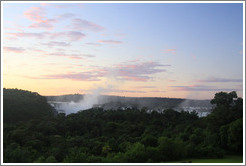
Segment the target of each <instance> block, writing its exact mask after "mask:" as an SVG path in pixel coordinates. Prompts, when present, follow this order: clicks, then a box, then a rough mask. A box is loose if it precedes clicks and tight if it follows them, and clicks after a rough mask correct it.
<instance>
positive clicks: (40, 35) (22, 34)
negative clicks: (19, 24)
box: [6, 32, 50, 39]
mask: <svg viewBox="0 0 246 166" xmlns="http://www.w3.org/2000/svg"><path fill="white" fill-rule="evenodd" d="M49 34H50V33H49V32H40V33H26V32H18V33H6V35H9V36H11V37H31V38H38V39H43V38H45V37H47V36H48V35H49Z"/></svg>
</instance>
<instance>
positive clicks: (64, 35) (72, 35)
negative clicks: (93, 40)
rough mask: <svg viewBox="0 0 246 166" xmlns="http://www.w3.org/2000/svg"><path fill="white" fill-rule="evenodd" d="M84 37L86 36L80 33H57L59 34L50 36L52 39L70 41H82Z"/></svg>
mask: <svg viewBox="0 0 246 166" xmlns="http://www.w3.org/2000/svg"><path fill="white" fill-rule="evenodd" d="M84 37H85V34H83V33H81V32H78V31H68V32H57V33H52V34H51V35H50V38H52V39H56V38H67V39H68V40H69V41H77V40H81V39H82V38H84Z"/></svg>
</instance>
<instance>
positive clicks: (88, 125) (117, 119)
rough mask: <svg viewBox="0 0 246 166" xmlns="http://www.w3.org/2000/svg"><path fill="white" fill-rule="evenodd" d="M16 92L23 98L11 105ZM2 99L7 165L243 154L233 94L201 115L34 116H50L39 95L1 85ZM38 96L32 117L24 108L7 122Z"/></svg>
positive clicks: (239, 104) (97, 111) (239, 106)
mask: <svg viewBox="0 0 246 166" xmlns="http://www.w3.org/2000/svg"><path fill="white" fill-rule="evenodd" d="M6 92H8V93H6ZM6 94H7V95H6ZM19 94H22V98H24V99H25V100H24V101H25V102H24V101H23V102H18V104H13V105H12V102H13V101H16V100H17V97H16V96H18V95H19ZM5 95H6V96H5ZM29 96H30V97H29ZM34 96H37V98H39V99H40V100H38V99H33V98H34ZM3 97H4V106H3V108H4V112H5V113H4V138H3V151H4V153H3V157H4V158H3V159H4V162H6V163H21V162H48V163H52V162H65V163H97V162H115V163H118V162H128V163H132V162H136V163H144V162H153V163H159V162H169V161H173V160H182V159H185V158H190V157H193V158H222V157H223V156H224V155H227V154H237V155H242V153H243V100H242V99H241V98H238V97H237V94H236V93H235V92H231V93H226V92H220V93H217V94H216V95H215V97H214V99H213V100H211V103H212V104H216V107H215V109H214V110H213V111H212V113H211V114H210V115H208V116H207V117H203V118H199V117H198V116H197V115H196V113H195V112H192V113H188V112H183V111H182V112H176V111H174V110H172V109H167V110H165V111H164V112H163V113H157V112H155V111H153V112H151V113H148V112H147V111H146V110H145V109H142V110H138V109H127V110H103V109H101V108H93V109H89V110H85V111H81V112H78V113H76V114H70V115H67V116H65V114H58V115H56V116H43V117H42V118H36V117H37V114H38V113H39V111H43V110H44V109H46V110H44V112H45V113H47V115H50V112H51V110H52V109H51V108H50V107H48V106H47V105H46V104H47V103H46V104H44V103H45V100H42V99H43V97H42V96H40V95H38V94H36V93H31V92H26V91H19V90H6V89H5V90H4V96H3ZM18 99H19V98H18ZM37 100H38V101H41V103H43V104H41V105H40V108H37V109H35V114H33V117H35V118H31V117H32V114H25V112H24V113H23V117H22V120H25V121H22V122H18V123H17V122H16V123H9V114H10V113H9V112H11V115H12V116H14V117H11V119H18V117H19V114H18V113H19V112H18V111H20V110H26V108H27V105H30V106H33V107H34V103H36V104H37V103H39V102H37ZM20 101H22V99H20ZM10 102H11V103H10ZM41 106H42V107H41ZM33 107H30V108H33ZM28 110H29V109H28ZM30 110H34V109H30ZM36 112H37V113H36ZM39 114H40V115H43V114H44V113H43V112H42V113H39ZM5 115H6V116H5ZM7 115H8V116H7ZM15 116H17V117H15ZM5 122H8V123H5Z"/></svg>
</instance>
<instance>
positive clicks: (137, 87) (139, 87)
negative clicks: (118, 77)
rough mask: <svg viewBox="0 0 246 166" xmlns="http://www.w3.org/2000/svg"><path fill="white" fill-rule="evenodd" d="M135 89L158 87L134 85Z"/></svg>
mask: <svg viewBox="0 0 246 166" xmlns="http://www.w3.org/2000/svg"><path fill="white" fill-rule="evenodd" d="M133 88H135V89H152V88H156V87H155V86H134V87H133Z"/></svg>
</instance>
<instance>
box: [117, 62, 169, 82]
mask: <svg viewBox="0 0 246 166" xmlns="http://www.w3.org/2000/svg"><path fill="white" fill-rule="evenodd" d="M166 66H170V65H162V64H159V63H157V62H142V63H128V64H125V63H124V64H118V65H116V66H115V67H114V70H116V71H118V73H119V76H120V77H122V79H124V80H132V81H148V80H150V79H152V78H153V77H152V76H151V75H153V74H156V73H161V72H165V71H166V70H165V69H161V68H160V67H166Z"/></svg>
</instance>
